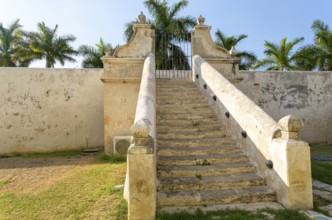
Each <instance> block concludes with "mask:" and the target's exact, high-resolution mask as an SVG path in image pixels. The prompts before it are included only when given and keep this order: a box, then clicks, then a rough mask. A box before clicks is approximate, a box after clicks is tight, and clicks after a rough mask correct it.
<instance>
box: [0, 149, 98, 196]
mask: <svg viewBox="0 0 332 220" xmlns="http://www.w3.org/2000/svg"><path fill="white" fill-rule="evenodd" d="M95 161H96V155H94V154H86V155H78V156H68V157H47V158H20V157H13V158H0V181H2V182H6V184H4V185H3V186H2V187H0V192H21V193H23V194H25V193H34V192H35V193H37V192H40V191H42V190H43V189H47V188H49V187H51V186H52V185H55V184H57V183H58V182H60V181H61V180H62V179H64V178H66V177H68V175H70V173H71V172H70V170H72V169H73V168H75V167H76V166H80V167H83V166H87V165H91V164H94V163H95Z"/></svg>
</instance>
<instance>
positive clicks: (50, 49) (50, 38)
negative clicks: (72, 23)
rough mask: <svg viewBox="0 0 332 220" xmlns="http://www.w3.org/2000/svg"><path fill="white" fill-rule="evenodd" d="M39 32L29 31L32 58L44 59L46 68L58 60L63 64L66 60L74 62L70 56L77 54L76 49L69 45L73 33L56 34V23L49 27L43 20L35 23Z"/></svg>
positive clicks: (51, 66)
mask: <svg viewBox="0 0 332 220" xmlns="http://www.w3.org/2000/svg"><path fill="white" fill-rule="evenodd" d="M37 27H38V31H39V32H30V33H29V36H28V37H29V38H30V49H31V50H32V52H33V54H32V55H31V56H33V59H45V60H46V64H45V67H46V68H54V64H55V63H56V62H57V61H59V62H60V64H61V65H62V66H63V65H64V64H65V62H66V61H69V62H76V60H75V59H74V58H73V57H72V56H74V55H77V54H78V53H77V51H76V50H75V49H74V48H73V47H72V46H71V45H70V43H72V42H74V41H75V40H76V37H75V36H73V35H65V36H57V33H56V32H57V30H58V25H55V28H54V29H51V28H49V27H47V26H46V25H45V23H44V22H41V23H38V24H37Z"/></svg>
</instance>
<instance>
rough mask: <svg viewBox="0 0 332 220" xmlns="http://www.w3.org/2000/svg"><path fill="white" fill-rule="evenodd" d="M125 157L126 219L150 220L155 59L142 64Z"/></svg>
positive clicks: (153, 181) (153, 195)
mask: <svg viewBox="0 0 332 220" xmlns="http://www.w3.org/2000/svg"><path fill="white" fill-rule="evenodd" d="M130 132H131V134H132V136H133V138H132V143H131V145H130V147H129V149H128V154H127V158H128V159H127V176H126V183H125V191H124V197H125V198H126V200H127V202H128V219H154V216H155V212H156V157H155V146H156V78H155V58H154V55H153V54H152V53H150V54H149V55H148V56H147V58H146V59H145V61H144V67H143V73H142V79H141V85H140V90H139V95H138V101H137V107H136V114H135V120H134V124H133V126H132V127H131V130H130Z"/></svg>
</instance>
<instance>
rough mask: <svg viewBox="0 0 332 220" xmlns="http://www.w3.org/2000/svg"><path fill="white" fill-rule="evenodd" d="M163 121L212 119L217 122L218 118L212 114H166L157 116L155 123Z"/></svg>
mask: <svg viewBox="0 0 332 220" xmlns="http://www.w3.org/2000/svg"><path fill="white" fill-rule="evenodd" d="M163 119H164V120H165V119H174V120H204V119H213V120H219V118H218V117H217V116H216V114H214V113H196V114H188V113H186V112H182V113H167V114H157V121H158V120H163Z"/></svg>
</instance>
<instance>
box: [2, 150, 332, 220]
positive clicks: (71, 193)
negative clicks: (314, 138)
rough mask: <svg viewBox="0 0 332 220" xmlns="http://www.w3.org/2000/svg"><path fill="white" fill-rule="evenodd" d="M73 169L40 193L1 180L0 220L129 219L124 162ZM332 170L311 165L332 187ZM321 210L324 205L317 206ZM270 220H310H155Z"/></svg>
mask: <svg viewBox="0 0 332 220" xmlns="http://www.w3.org/2000/svg"><path fill="white" fill-rule="evenodd" d="M80 154H81V152H80V151H67V152H56V153H46V154H31V155H19V156H20V158H22V157H23V158H26V159H29V158H30V159H31V158H45V159H47V158H48V157H64V158H66V157H75V156H79V155H80ZM311 154H312V155H314V156H318V157H319V156H324V157H331V158H332V146H313V147H312V148H311ZM0 160H1V159H0ZM68 169H70V170H69V171H70V172H69V174H68V175H65V177H64V178H62V179H61V181H59V182H57V184H54V185H50V186H48V187H45V189H44V190H41V191H37V192H28V193H24V192H22V191H17V192H16V191H15V192H8V191H6V190H5V188H6V186H7V184H11V180H7V179H0V219H1V220H3V219H20V220H21V219H22V220H24V219H27V220H30V219H117V220H125V219H127V203H126V201H125V200H124V199H123V198H122V191H115V190H113V188H114V186H115V185H120V184H121V185H122V184H124V178H125V172H126V162H125V157H119V156H112V157H110V156H107V155H105V154H103V153H101V154H99V155H95V161H94V163H92V164H88V165H84V166H78V165H77V166H75V165H73V166H70V167H69V168H68ZM331 170H332V163H331V162H324V161H315V160H313V161H312V175H313V178H314V179H317V180H319V181H322V182H325V183H330V184H332V176H331V173H332V172H331ZM0 172H1V169H0ZM7 188H8V187H7ZM22 190H23V191H24V189H22ZM318 202H319V201H318ZM323 202H325V201H323ZM324 204H325V203H324ZM317 205H319V204H318V203H317V202H316V206H317ZM271 216H272V219H275V220H283V219H285V220H286V219H287V220H293V219H294V220H301V219H304V220H305V219H308V218H307V217H305V216H304V215H303V214H301V213H299V212H298V211H292V210H279V211H274V210H269V209H265V210H258V211H257V212H249V211H244V210H223V211H215V212H207V213H203V212H202V211H199V210H198V211H197V212H196V213H195V214H189V213H183V212H182V213H176V214H165V213H159V214H158V215H157V218H156V219H158V220H169V219H172V220H187V219H188V220H196V219H207V220H209V219H226V220H232V219H234V220H238V219H246V220H264V219H271Z"/></svg>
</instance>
